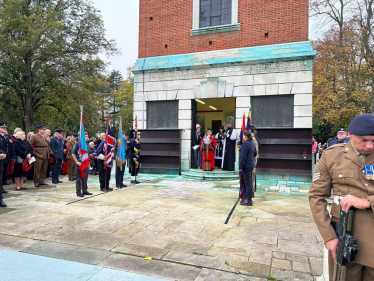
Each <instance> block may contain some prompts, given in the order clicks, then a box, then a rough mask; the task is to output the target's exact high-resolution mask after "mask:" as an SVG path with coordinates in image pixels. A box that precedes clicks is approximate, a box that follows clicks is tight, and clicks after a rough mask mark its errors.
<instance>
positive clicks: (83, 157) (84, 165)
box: [78, 111, 90, 179]
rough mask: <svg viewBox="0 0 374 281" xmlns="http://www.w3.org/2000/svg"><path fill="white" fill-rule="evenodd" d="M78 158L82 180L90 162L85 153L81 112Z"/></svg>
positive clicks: (85, 144)
mask: <svg viewBox="0 0 374 281" xmlns="http://www.w3.org/2000/svg"><path fill="white" fill-rule="evenodd" d="M78 145H79V156H80V158H81V161H82V165H81V166H80V167H79V169H80V171H81V178H82V179H84V178H85V177H86V173H85V169H86V168H88V167H89V166H90V160H89V159H88V152H87V143H86V134H85V131H84V118H83V111H82V112H81V122H80V129H79V143H78Z"/></svg>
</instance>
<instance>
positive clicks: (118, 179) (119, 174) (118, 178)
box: [116, 164, 126, 187]
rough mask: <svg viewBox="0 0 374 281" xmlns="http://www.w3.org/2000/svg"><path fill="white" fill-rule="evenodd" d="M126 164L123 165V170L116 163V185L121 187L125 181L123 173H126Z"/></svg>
mask: <svg viewBox="0 0 374 281" xmlns="http://www.w3.org/2000/svg"><path fill="white" fill-rule="evenodd" d="M125 166H126V165H125V164H123V165H122V171H121V167H118V166H117V165H116V187H120V186H121V185H122V182H123V174H124V173H125Z"/></svg>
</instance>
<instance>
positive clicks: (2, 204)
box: [0, 199, 7, 207]
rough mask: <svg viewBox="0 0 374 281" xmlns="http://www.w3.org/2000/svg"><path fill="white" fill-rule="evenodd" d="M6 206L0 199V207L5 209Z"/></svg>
mask: <svg viewBox="0 0 374 281" xmlns="http://www.w3.org/2000/svg"><path fill="white" fill-rule="evenodd" d="M6 206H7V205H6V204H5V203H4V202H3V200H2V199H0V207H6Z"/></svg>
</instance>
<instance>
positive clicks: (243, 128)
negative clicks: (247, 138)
mask: <svg viewBox="0 0 374 281" xmlns="http://www.w3.org/2000/svg"><path fill="white" fill-rule="evenodd" d="M244 132H245V112H243V123H242V127H241V129H240V135H239V141H238V143H237V144H236V147H237V148H240V146H241V145H242V144H243V142H244V140H243V136H244Z"/></svg>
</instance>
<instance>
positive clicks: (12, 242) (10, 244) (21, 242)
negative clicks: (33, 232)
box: [0, 234, 38, 251]
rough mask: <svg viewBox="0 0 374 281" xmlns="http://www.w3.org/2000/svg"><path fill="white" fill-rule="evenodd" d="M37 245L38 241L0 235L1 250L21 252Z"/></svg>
mask: <svg viewBox="0 0 374 281" xmlns="http://www.w3.org/2000/svg"><path fill="white" fill-rule="evenodd" d="M35 243H38V241H35V240H32V239H27V238H20V237H15V236H8V235H2V234H0V248H3V249H8V250H14V251H21V250H23V249H25V248H27V247H30V246H31V245H33V244H35Z"/></svg>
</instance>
